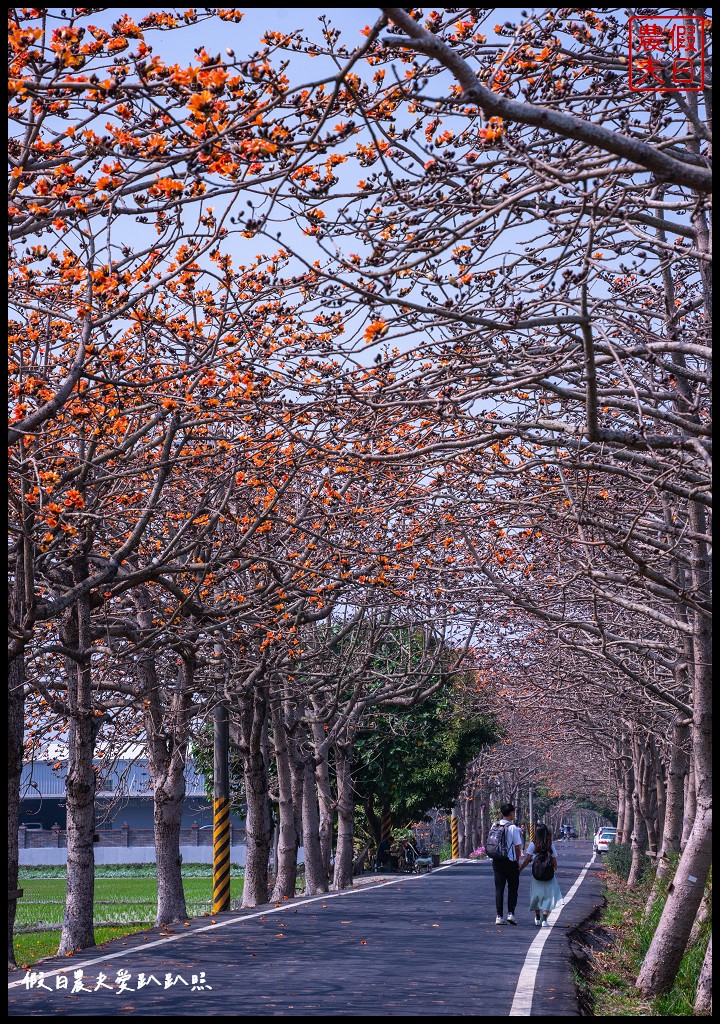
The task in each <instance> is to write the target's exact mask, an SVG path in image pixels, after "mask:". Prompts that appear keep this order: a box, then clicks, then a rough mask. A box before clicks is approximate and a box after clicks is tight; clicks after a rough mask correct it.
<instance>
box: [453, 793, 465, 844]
mask: <svg viewBox="0 0 720 1024" xmlns="http://www.w3.org/2000/svg"><path fill="white" fill-rule="evenodd" d="M465 805H466V801H465V800H458V801H457V803H456V804H455V818H456V820H457V828H458V853H459V854H460V856H461V857H466V856H467V854H466V852H465V814H464V809H465Z"/></svg>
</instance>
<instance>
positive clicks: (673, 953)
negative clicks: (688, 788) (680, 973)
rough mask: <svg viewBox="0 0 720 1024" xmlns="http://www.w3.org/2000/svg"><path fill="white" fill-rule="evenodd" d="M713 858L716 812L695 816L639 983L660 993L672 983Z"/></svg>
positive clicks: (651, 993) (648, 990)
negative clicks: (713, 823)
mask: <svg viewBox="0 0 720 1024" xmlns="http://www.w3.org/2000/svg"><path fill="white" fill-rule="evenodd" d="M711 858H712V812H711V811H710V810H703V811H702V812H700V813H698V816H697V818H696V819H695V826H694V827H693V830H692V832H691V834H690V838H689V840H688V843H687V846H686V847H685V850H684V852H683V855H682V857H681V858H680V863H679V864H678V867H677V871H676V872H675V878H674V880H673V883H672V885H671V886H670V893H669V895H668V899H667V903H666V904H665V909H664V910H663V914H662V917H661V918H660V922H659V924H658V927H657V929H656V931H655V935H654V936H653V939H652V942H651V943H650V948H649V949H648V951H647V954H646V956H645V961H644V963H643V965H642V968H641V970H640V974H639V975H638V980H637V986H638V988H640V989H641V990H642V991H643V992H644V993H645V994H647V995H657V994H658V993H660V992H664V991H666V990H667V989H669V988H670V987H671V986H672V983H673V981H674V980H675V975H676V974H677V970H678V967H679V966H680V961H681V960H682V957H683V954H684V952H685V948H686V946H687V942H688V938H689V937H690V933H691V931H692V927H693V924H694V921H695V916H696V914H697V911H698V907H699V906H700V901H701V900H702V896H703V889H704V884H705V879H706V878H707V874H708V871H709V870H710V863H711Z"/></svg>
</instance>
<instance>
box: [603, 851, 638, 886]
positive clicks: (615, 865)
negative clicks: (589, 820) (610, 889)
mask: <svg viewBox="0 0 720 1024" xmlns="http://www.w3.org/2000/svg"><path fill="white" fill-rule="evenodd" d="M604 863H605V865H606V867H607V869H608V871H612V873H613V874H614V875H619V877H620V878H624V879H625V881H627V880H628V877H629V875H630V864H631V863H632V847H631V846H630V844H629V843H610V845H609V846H608V850H607V853H606V854H605V858H604Z"/></svg>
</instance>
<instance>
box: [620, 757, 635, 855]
mask: <svg viewBox="0 0 720 1024" xmlns="http://www.w3.org/2000/svg"><path fill="white" fill-rule="evenodd" d="M634 788H635V773H634V771H633V769H632V765H630V766H629V767H628V768H627V770H626V772H625V820H624V823H623V824H624V831H623V836H622V842H623V844H624V845H625V846H627V845H628V844H629V843H630V842H631V841H632V834H633V829H634V827H635V807H634V804H633V790H634Z"/></svg>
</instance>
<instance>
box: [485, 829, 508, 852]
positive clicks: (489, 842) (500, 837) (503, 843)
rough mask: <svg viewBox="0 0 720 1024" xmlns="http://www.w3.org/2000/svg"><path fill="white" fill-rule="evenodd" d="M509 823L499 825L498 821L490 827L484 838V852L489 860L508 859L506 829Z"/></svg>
mask: <svg viewBox="0 0 720 1024" xmlns="http://www.w3.org/2000/svg"><path fill="white" fill-rule="evenodd" d="M509 827H510V826H509V825H501V824H500V822H499V821H496V822H495V824H494V825H493V826H492V827H491V829H490V832H489V833H488V837H487V839H486V840H485V853H486V854H487V855H488V857H490V858H491V860H509V857H508V845H507V830H508V828H509Z"/></svg>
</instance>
